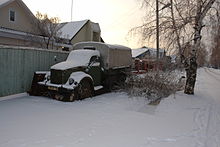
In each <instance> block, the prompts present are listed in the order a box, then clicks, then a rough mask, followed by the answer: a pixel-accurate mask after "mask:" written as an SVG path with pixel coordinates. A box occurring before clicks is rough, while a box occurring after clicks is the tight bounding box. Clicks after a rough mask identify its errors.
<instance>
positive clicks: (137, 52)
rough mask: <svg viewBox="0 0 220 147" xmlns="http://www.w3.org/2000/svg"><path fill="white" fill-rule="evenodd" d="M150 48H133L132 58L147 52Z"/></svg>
mask: <svg viewBox="0 0 220 147" xmlns="http://www.w3.org/2000/svg"><path fill="white" fill-rule="evenodd" d="M148 50H149V49H148V48H138V49H132V50H131V53H132V58H135V57H137V56H139V55H141V54H143V53H145V52H147V51H148Z"/></svg>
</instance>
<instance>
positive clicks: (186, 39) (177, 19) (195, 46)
mask: <svg viewBox="0 0 220 147" xmlns="http://www.w3.org/2000/svg"><path fill="white" fill-rule="evenodd" d="M214 2H215V0H163V1H160V2H159V3H160V5H161V8H160V12H161V13H160V17H159V20H160V24H159V31H160V40H161V45H162V46H163V47H165V48H168V49H170V48H174V49H177V51H178V55H179V58H180V62H181V63H182V64H183V65H184V68H185V70H186V77H187V80H186V85H185V90H184V92H185V93H186V94H194V86H195V82H196V74H197V53H198V50H199V48H200V43H201V38H202V36H201V31H202V29H203V27H204V26H205V25H204V21H203V20H204V18H205V17H206V15H207V13H208V12H209V10H210V9H211V7H212V5H213V3H214ZM142 4H143V6H145V7H146V8H147V10H146V12H147V15H146V16H147V19H146V21H145V22H144V24H143V25H141V26H138V27H136V28H134V29H133V30H132V31H137V30H138V31H140V30H142V36H143V40H147V39H148V40H152V39H155V38H154V36H155V34H156V26H155V24H156V23H155V22H156V19H155V9H154V5H155V0H143V3H142ZM167 5H170V7H169V8H167V9H163V8H164V6H167ZM187 46H191V48H190V51H189V49H188V48H187ZM187 50H188V51H189V53H188V54H187V56H185V55H186V53H185V52H186V51H187Z"/></svg>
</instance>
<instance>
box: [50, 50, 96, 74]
mask: <svg viewBox="0 0 220 147" xmlns="http://www.w3.org/2000/svg"><path fill="white" fill-rule="evenodd" d="M92 56H100V53H99V51H97V50H85V49H79V50H74V51H71V52H70V53H69V55H68V57H67V59H66V61H64V62H61V63H58V64H55V65H53V66H52V67H51V69H56V70H66V69H69V68H73V67H78V66H87V65H88V64H89V61H90V58H91V57H92Z"/></svg>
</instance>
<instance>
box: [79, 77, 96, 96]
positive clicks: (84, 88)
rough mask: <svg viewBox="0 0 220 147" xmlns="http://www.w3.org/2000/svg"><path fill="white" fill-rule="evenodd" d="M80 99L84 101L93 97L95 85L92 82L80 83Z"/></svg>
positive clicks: (84, 80) (82, 81)
mask: <svg viewBox="0 0 220 147" xmlns="http://www.w3.org/2000/svg"><path fill="white" fill-rule="evenodd" d="M77 93H78V99H79V100H82V99H85V98H88V97H92V96H93V94H94V89H93V84H92V82H90V80H87V79H83V80H81V82H80V83H79V86H78V89H77Z"/></svg>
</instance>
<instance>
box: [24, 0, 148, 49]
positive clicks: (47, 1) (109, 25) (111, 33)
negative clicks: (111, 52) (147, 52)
mask: <svg viewBox="0 0 220 147" xmlns="http://www.w3.org/2000/svg"><path fill="white" fill-rule="evenodd" d="M23 2H24V3H25V4H26V5H27V6H28V7H29V9H30V10H31V11H32V12H33V13H34V14H36V12H37V11H39V12H41V13H47V14H48V15H49V16H53V17H54V16H56V17H59V18H60V19H61V22H68V21H71V2H72V0H23ZM72 15H73V21H77V20H84V19H90V20H91V21H93V22H96V23H99V25H100V27H101V31H102V32H101V33H102V34H101V35H102V38H103V39H104V41H105V42H106V43H110V44H121V45H126V46H129V47H131V48H137V47H141V45H140V44H137V41H135V40H132V39H129V41H128V39H127V38H128V35H127V33H128V31H129V30H130V29H131V28H133V27H135V26H138V25H141V24H142V20H143V16H144V11H143V10H140V5H139V3H138V0H73V14H72Z"/></svg>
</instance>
